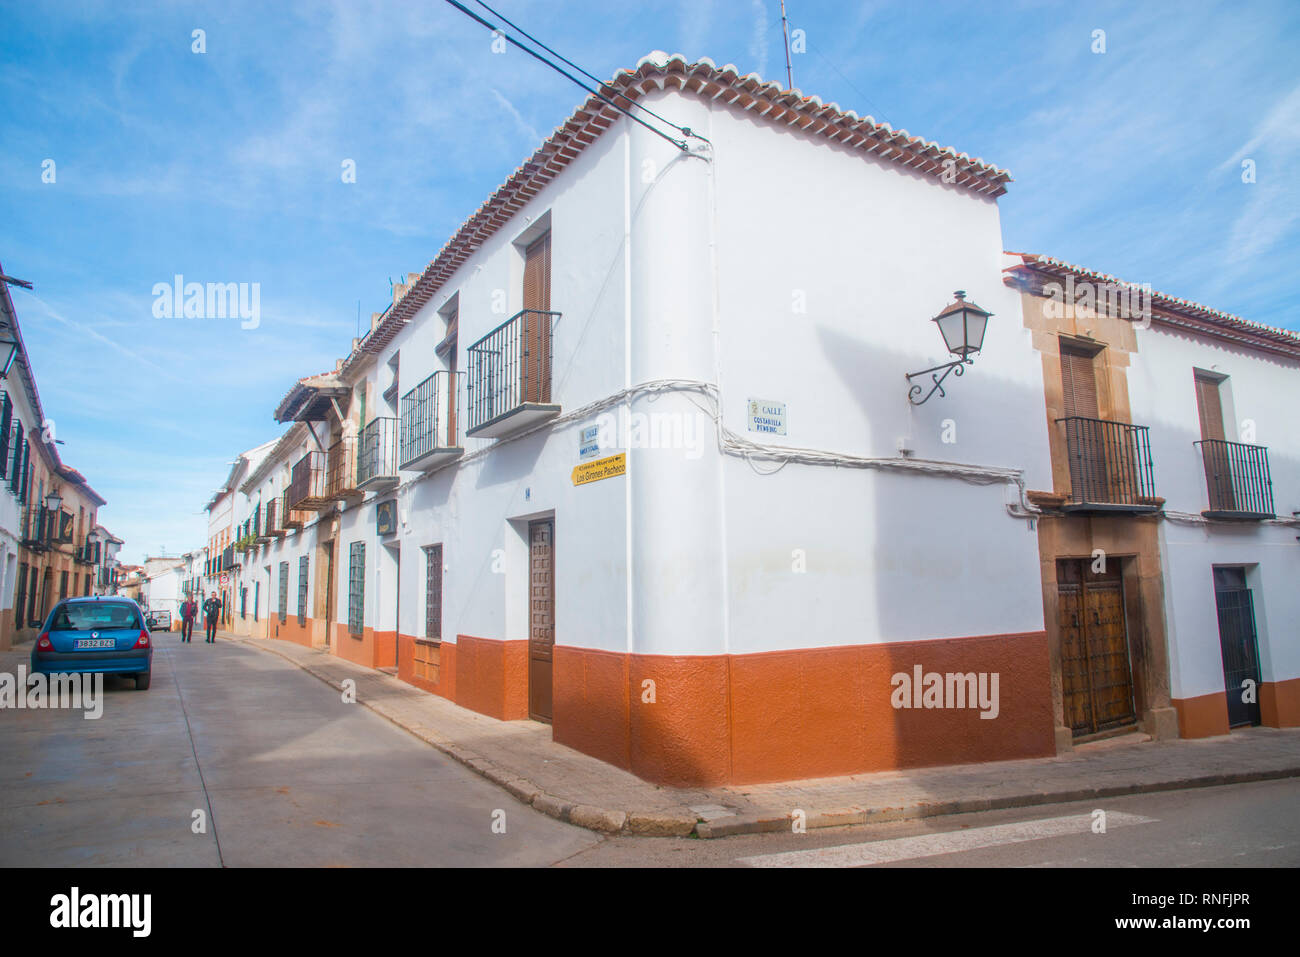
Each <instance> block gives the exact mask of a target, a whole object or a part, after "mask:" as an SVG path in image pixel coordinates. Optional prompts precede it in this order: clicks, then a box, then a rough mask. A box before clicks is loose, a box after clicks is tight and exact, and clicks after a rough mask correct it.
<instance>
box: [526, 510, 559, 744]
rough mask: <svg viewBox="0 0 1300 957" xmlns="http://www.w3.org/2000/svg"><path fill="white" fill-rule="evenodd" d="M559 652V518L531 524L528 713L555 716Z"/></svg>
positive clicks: (540, 717) (543, 717)
mask: <svg viewBox="0 0 1300 957" xmlns="http://www.w3.org/2000/svg"><path fill="white" fill-rule="evenodd" d="M554 652H555V521H554V519H549V518H548V519H544V520H542V521H539V522H531V523H529V525H528V716H529V717H530V718H533V719H534V720H536V721H546V722H549V721H550V720H551V700H552V688H553V685H552V680H553V658H554Z"/></svg>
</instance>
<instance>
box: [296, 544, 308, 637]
mask: <svg viewBox="0 0 1300 957" xmlns="http://www.w3.org/2000/svg"><path fill="white" fill-rule="evenodd" d="M307 567H308V561H307V556H306V555H303V556H302V557H301V558H299V559H298V624H299V625H300V626H301V625H306V624H307Z"/></svg>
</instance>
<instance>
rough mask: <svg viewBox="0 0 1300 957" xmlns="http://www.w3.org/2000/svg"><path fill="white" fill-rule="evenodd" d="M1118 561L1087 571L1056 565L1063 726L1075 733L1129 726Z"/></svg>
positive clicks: (1078, 565)
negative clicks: (1103, 569)
mask: <svg viewBox="0 0 1300 957" xmlns="http://www.w3.org/2000/svg"><path fill="white" fill-rule="evenodd" d="M1117 565H1118V562H1117V561H1116V560H1115V559H1111V560H1110V562H1109V563H1108V567H1107V569H1106V570H1105V571H1104V572H1099V573H1098V572H1093V571H1092V568H1091V564H1090V563H1089V562H1087V561H1085V560H1080V559H1065V560H1061V561H1058V562H1057V594H1058V607H1059V612H1058V618H1057V623H1058V626H1059V628H1060V633H1061V688H1062V692H1063V697H1064V712H1065V722H1066V724H1067V725H1068V726H1069V727H1070V729H1071V730H1072V731H1073V732H1074V733H1075V734H1076V735H1083V734H1093V733H1096V732H1098V731H1106V730H1108V729H1110V728H1117V727H1121V726H1123V725H1125V724H1132V723H1133V722H1134V721H1135V720H1136V712H1135V708H1134V703H1133V673H1132V669H1131V666H1130V662H1129V651H1128V629H1127V625H1126V621H1125V614H1124V583H1123V579H1122V578H1121V576H1120V569H1119V568H1118V567H1116V566H1117Z"/></svg>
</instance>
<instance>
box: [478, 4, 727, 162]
mask: <svg viewBox="0 0 1300 957" xmlns="http://www.w3.org/2000/svg"><path fill="white" fill-rule="evenodd" d="M474 2H475V3H477V4H478V5H479V6H480V7H482V8H483V9H484V10H486V11H487V12H488V13H490V14H492V15H493V16H494V17H499V18H500V19H501V20H502V21H503V22H504V23H506V24H507V25H508V26H510V27H511V28H512V29H514V30H515V31H516V32H517V33H520V34H522V35H523V36H525V37H527V38H528V40H529V41H530V42H532V43H535V44H536V45H537V46H539V47H541V48H542V49H543V50H545V51H546V52H547V53H549V54H551V56H554V57H557V58H558V59H560V60H562V61H563V62H564V63H566V64H568V65H569V66H571V67H573V68H574V69H575V70H577V71H578V72H579V73H581V74H582V75H583V76H585V77H587V79H589V80H591V81H592V82H593V83H596V84H598V85H599V86H601V87H608V86H609V84H608V83H607V82H606V81H605V80H602V79H601V78H600V77H598V76H596V75H595V74H593V73H590V72H588V71H587V70H584V69H583V68H582V67H581V66H579V65H578V64H576V63H574V62H573V61H572V60H570V59H569V58H568V57H566V56H565V55H564V54H562V53H558V52H556V51H555V50H553V49H552V48H551V47H549V46H547V45H546V44H545V43H543V42H542V41H541V40H539V39H537V37H535V36H533V35H532V34H531V33H529V32H528V31H527V30H525V29H524V28H523V27H521V26H519V25H518V24H517V23H514V22H513V21H512V20H510V19H509V18H507V17H506V16H505V14H503V13H498V12H497V11H496V10H493V9H492V8H491V7H490V6H488V5H487V4H486V3H484V2H483V0H474ZM624 99H627V97H624ZM628 102H630V103H631V104H632V105H633V106H635V107H636V108H637V109H639V110H642V111H644V112H646V113H648V114H650V115H651V116H653V117H654V118H655V119H657V120H659V121H660V122H661V123H667V124H668V125H669V126H671V127H672V128H673V129H675V130H677V131H679V132H680V133H682V134H683V135H684V136H690V137H694V138H695V139H697V140H704V137H703V136H700V134H698V133H696V132H695V131H693V130H692V129H691V128H690V127H689V126H682V125H680V124H678V123H674V122H673V121H672V120H670V119H668V118H667V117H665V116H660V115H659V114H658V113H656V112H655V111H654V110H652V109H650V107H648V106H646V105H645V104H644V103H640V102H638V101H636V100H631V99H629V100H628ZM704 141H705V142H708V140H704Z"/></svg>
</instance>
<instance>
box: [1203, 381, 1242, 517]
mask: <svg viewBox="0 0 1300 957" xmlns="http://www.w3.org/2000/svg"><path fill="white" fill-rule="evenodd" d="M1195 377H1196V409H1197V412H1198V413H1199V415H1200V420H1201V441H1202V442H1203V443H1204V444H1203V445H1202V446H1201V455H1202V457H1203V459H1204V462H1205V481H1206V486H1207V488H1208V490H1209V493H1210V508H1211V509H1213V510H1215V511H1222V512H1231V511H1234V510H1235V509H1236V507H1237V504H1236V497H1235V496H1234V495H1233V493H1232V468H1231V462H1230V461H1229V457H1228V455H1229V453H1228V446H1227V445H1225V444H1224V442H1225V440H1226V439H1227V435H1226V434H1225V432H1224V429H1223V395H1222V392H1221V390H1220V384H1221V383H1222V381H1223V380H1222V379H1220V378H1219V377H1217V376H1213V375H1211V374H1210V373H1208V372H1202V371H1200V370H1199V369H1198V370H1196V373H1195Z"/></svg>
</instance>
